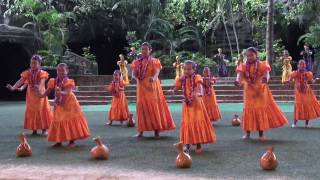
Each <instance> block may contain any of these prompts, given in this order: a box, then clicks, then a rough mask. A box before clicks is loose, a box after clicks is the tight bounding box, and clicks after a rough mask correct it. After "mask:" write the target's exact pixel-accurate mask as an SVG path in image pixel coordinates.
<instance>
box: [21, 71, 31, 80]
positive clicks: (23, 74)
mask: <svg viewBox="0 0 320 180" xmlns="http://www.w3.org/2000/svg"><path fill="white" fill-rule="evenodd" d="M20 76H21V78H23V79H24V80H27V79H28V78H29V76H30V72H29V71H27V70H26V71H23V72H22V73H21V74H20Z"/></svg>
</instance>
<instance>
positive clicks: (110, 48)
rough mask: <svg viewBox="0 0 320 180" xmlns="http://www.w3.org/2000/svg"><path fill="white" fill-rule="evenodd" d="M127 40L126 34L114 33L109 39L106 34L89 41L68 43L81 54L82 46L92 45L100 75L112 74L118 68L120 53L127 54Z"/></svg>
mask: <svg viewBox="0 0 320 180" xmlns="http://www.w3.org/2000/svg"><path fill="white" fill-rule="evenodd" d="M126 45H127V41H126V39H125V36H124V35H120V34H117V35H114V36H112V37H110V38H109V39H107V38H106V37H104V36H97V37H96V39H95V40H92V41H88V42H71V43H69V44H68V46H69V48H70V49H71V51H72V52H75V53H77V54H79V55H81V54H82V53H83V51H82V48H83V47H87V46H90V47H91V53H93V54H95V55H96V60H97V63H98V67H99V74H100V75H110V74H112V73H113V71H114V70H115V69H118V66H117V61H118V59H119V57H118V55H119V54H124V55H126V54H127V52H126V51H125V49H124V47H125V46H126Z"/></svg>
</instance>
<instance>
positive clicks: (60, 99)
mask: <svg viewBox="0 0 320 180" xmlns="http://www.w3.org/2000/svg"><path fill="white" fill-rule="evenodd" d="M68 79H69V78H68V76H64V77H57V78H56V79H55V86H56V87H58V88H60V89H61V90H63V85H64V82H65V81H66V80H68ZM54 96H55V98H54V102H55V104H56V105H61V104H63V103H64V101H65V96H64V95H62V94H58V93H57V92H55V94H54Z"/></svg>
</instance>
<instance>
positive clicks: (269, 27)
mask: <svg viewBox="0 0 320 180" xmlns="http://www.w3.org/2000/svg"><path fill="white" fill-rule="evenodd" d="M267 7H268V13H267V31H266V52H267V57H266V58H267V59H266V60H267V61H268V62H269V63H270V64H271V63H272V62H273V49H272V46H273V11H274V0H268V6H267Z"/></svg>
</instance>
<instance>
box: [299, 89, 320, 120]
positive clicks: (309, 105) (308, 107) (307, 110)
mask: <svg viewBox="0 0 320 180" xmlns="http://www.w3.org/2000/svg"><path fill="white" fill-rule="evenodd" d="M319 117H320V103H319V102H318V100H317V98H316V96H315V95H314V94H313V91H312V89H311V88H310V86H309V85H308V88H307V90H306V92H305V93H302V92H300V91H298V90H297V89H296V90H295V101H294V120H314V119H316V118H319Z"/></svg>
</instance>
